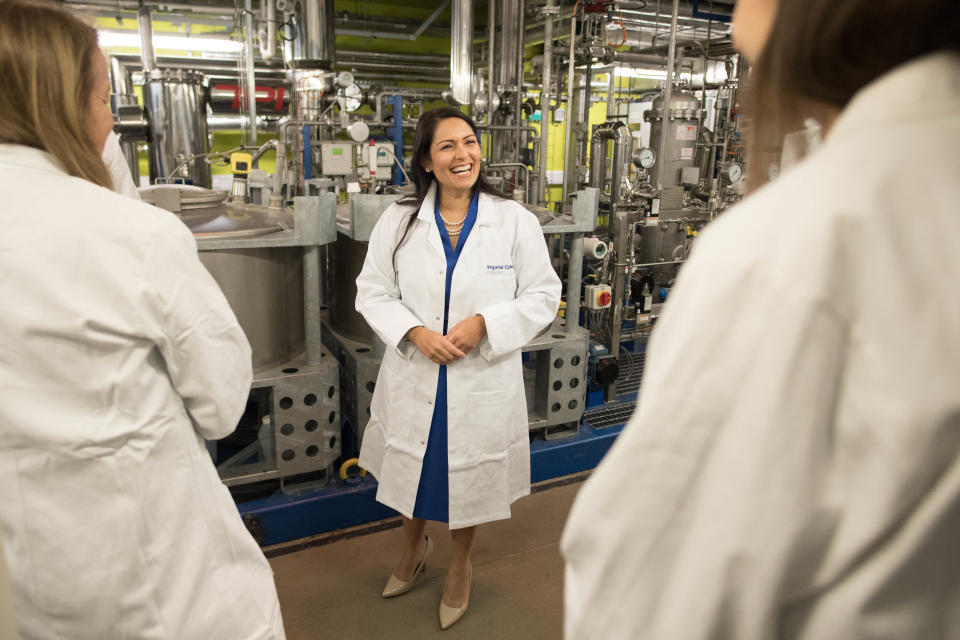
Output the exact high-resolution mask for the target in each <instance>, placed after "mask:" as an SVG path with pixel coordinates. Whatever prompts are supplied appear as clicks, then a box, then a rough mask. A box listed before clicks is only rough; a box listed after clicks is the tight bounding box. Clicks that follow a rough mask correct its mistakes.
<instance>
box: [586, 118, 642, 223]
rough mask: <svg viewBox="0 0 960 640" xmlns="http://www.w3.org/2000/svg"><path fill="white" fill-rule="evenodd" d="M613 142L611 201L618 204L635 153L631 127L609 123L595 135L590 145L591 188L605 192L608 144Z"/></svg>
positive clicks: (595, 132)
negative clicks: (621, 188)
mask: <svg viewBox="0 0 960 640" xmlns="http://www.w3.org/2000/svg"><path fill="white" fill-rule="evenodd" d="M610 141H613V142H614V147H613V167H612V169H611V172H610V201H611V203H612V204H614V205H616V204H618V203H619V202H620V201H621V200H622V198H621V197H620V187H621V186H622V185H623V179H624V177H625V176H626V172H628V171H629V170H630V162H631V161H632V158H633V156H632V152H633V136H632V135H631V134H630V127H628V126H627V125H625V124H624V123H622V122H607V123H604V124H602V125H600V126H599V127H597V128H596V130H595V131H594V133H593V140H592V141H591V144H590V186H591V187H596V188H598V189H600V190H601V191H603V185H604V182H606V178H607V143H608V142H610Z"/></svg>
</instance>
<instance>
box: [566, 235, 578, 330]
mask: <svg viewBox="0 0 960 640" xmlns="http://www.w3.org/2000/svg"><path fill="white" fill-rule="evenodd" d="M561 253H562V252H561ZM582 277H583V233H579V232H578V233H574V234H573V235H572V236H570V263H569V264H568V265H567V310H566V312H565V313H564V315H565V317H566V333H567V335H571V334H574V333H576V332H577V330H578V329H579V328H580V281H581V279H582Z"/></svg>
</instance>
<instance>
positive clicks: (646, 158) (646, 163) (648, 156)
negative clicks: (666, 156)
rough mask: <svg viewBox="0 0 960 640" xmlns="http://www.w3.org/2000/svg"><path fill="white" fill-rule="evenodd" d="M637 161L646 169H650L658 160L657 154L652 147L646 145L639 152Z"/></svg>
mask: <svg viewBox="0 0 960 640" xmlns="http://www.w3.org/2000/svg"><path fill="white" fill-rule="evenodd" d="M637 161H638V162H639V163H640V166H641V167H643V168H644V169H649V168H650V167H652V166H653V165H654V164H656V162H657V154H656V153H654V152H653V149H651V148H650V147H644V148H642V149H640V150H639V151H638V152H637Z"/></svg>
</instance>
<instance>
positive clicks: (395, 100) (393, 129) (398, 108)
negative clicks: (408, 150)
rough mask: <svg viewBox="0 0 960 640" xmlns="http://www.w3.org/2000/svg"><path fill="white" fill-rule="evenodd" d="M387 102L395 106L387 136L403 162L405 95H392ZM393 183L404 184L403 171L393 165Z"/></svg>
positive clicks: (399, 159)
mask: <svg viewBox="0 0 960 640" xmlns="http://www.w3.org/2000/svg"><path fill="white" fill-rule="evenodd" d="M387 103H388V104H390V105H391V106H392V107H393V124H392V125H390V126H389V127H387V137H388V138H390V140H391V141H392V142H393V153H394V154H395V155H396V159H397V162H400V163H402V162H403V96H390V97H389V98H387ZM393 184H403V172H402V171H400V169H399V168H397V165H396V163H394V165H393Z"/></svg>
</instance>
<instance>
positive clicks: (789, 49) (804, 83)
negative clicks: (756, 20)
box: [747, 0, 960, 191]
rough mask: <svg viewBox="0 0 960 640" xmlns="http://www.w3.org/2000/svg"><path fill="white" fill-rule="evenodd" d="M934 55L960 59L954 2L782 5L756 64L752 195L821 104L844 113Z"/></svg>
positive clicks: (751, 109)
mask: <svg viewBox="0 0 960 640" xmlns="http://www.w3.org/2000/svg"><path fill="white" fill-rule="evenodd" d="M935 51H955V52H956V51H960V3H958V2H956V0H843V1H842V2H838V1H837V0H779V5H778V8H777V15H776V18H775V19H774V24H773V29H772V30H771V32H770V37H769V39H768V40H767V44H766V46H765V47H764V50H763V52H762V53H761V54H760V55H759V56H758V59H757V60H752V61H751V62H752V63H753V69H752V70H751V74H750V81H749V82H750V89H749V93H748V95H747V115H748V116H749V117H750V119H751V122H750V131H749V132H748V133H749V134H750V138H749V140H748V148H747V151H748V161H749V163H750V170H749V176H748V185H749V188H750V190H751V191H752V190H754V189H757V188H758V187H760V186H762V185H763V184H764V183H765V182H766V181H767V179H768V171H767V168H768V167H769V166H770V165H771V164H775V163H777V162H778V161H779V159H780V150H781V148H782V144H783V136H784V135H785V134H786V133H789V132H791V131H797V130H800V129H802V128H803V120H804V118H806V117H810V116H814V117H815V116H816V115H817V113H816V106H817V105H818V104H820V105H828V106H830V107H834V108H837V109H843V107H845V106H846V105H847V103H848V102H849V101H850V99H851V98H852V97H853V96H854V94H856V93H857V92H858V91H859V90H860V89H862V88H863V87H865V86H866V85H868V84H870V83H871V82H873V81H874V80H876V79H877V78H879V77H880V76H882V75H883V74H885V73H886V72H888V71H890V70H891V69H893V68H894V67H896V66H898V65H901V64H903V63H905V62H909V61H910V60H913V59H914V58H918V57H920V56H923V55H926V54H928V53H933V52H935ZM918 99H922V97H921V96H918Z"/></svg>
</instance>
